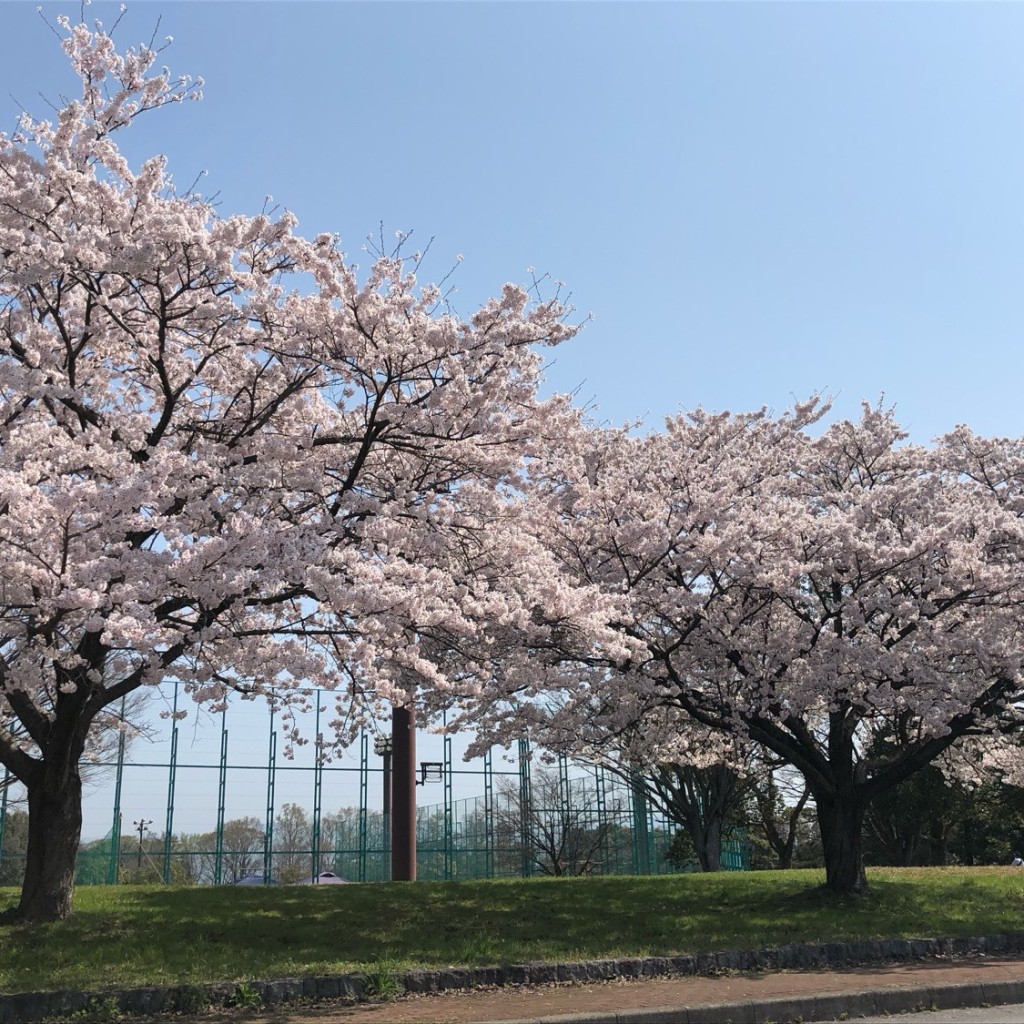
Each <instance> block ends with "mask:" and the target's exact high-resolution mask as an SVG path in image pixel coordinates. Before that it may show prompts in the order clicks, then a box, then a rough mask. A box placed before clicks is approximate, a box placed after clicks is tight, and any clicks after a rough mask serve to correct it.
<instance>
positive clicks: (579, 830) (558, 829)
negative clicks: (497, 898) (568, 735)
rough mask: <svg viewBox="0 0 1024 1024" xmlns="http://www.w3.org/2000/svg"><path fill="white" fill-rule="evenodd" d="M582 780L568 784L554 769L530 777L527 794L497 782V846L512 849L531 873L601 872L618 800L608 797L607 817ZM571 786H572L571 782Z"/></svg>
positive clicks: (510, 783)
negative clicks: (599, 808) (598, 808)
mask: <svg viewBox="0 0 1024 1024" xmlns="http://www.w3.org/2000/svg"><path fill="white" fill-rule="evenodd" d="M582 781H583V780H567V779H565V778H564V777H563V775H562V773H560V772H559V771H556V770H552V769H538V770H535V771H533V772H532V773H531V776H530V788H529V793H528V794H524V793H523V792H522V791H521V790H520V787H519V783H518V782H517V781H516V780H514V779H510V778H501V779H499V781H498V786H497V797H498V798H497V800H496V801H495V810H494V829H495V834H496V845H498V846H500V847H502V848H508V847H510V846H511V845H513V844H514V845H515V847H517V848H518V850H519V851H520V852H521V855H522V856H525V858H526V861H527V862H528V863H529V864H530V865H531V866H532V870H533V871H535V872H537V873H538V874H541V875H552V876H555V877H561V876H563V875H592V874H595V873H600V872H601V870H602V868H603V855H604V853H605V848H606V847H607V845H608V841H609V838H610V835H611V830H612V827H613V824H612V822H613V819H614V817H615V815H616V814H618V813H619V812H621V810H622V806H621V800H620V799H619V798H618V797H617V796H616V797H612V798H611V801H610V805H606V807H605V813H604V814H603V815H599V814H598V810H597V806H596V804H595V803H594V801H593V799H592V794H590V793H588V792H587V790H586V788H585V786H583V785H581V782H582ZM573 783H575V785H574V784H573Z"/></svg>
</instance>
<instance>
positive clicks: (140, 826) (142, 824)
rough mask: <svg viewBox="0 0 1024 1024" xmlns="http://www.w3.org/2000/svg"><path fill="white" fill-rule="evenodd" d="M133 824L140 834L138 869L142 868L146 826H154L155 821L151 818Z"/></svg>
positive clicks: (136, 863)
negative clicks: (143, 840)
mask: <svg viewBox="0 0 1024 1024" xmlns="http://www.w3.org/2000/svg"><path fill="white" fill-rule="evenodd" d="M132 824H133V825H134V826H135V831H136V832H138V833H139V854H138V858H137V860H136V862H135V866H136V867H137V868H141V867H142V837H143V835H144V834H145V831H146V826H147V825H152V824H153V819H152V818H150V819H149V820H148V821H147V820H146V819H145V818H143V819H142V820H141V821H133V822H132Z"/></svg>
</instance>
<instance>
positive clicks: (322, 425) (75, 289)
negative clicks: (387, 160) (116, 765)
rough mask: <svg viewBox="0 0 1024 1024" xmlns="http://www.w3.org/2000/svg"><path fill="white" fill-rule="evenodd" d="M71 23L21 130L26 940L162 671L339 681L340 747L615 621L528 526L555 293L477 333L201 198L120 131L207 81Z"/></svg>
mask: <svg viewBox="0 0 1024 1024" xmlns="http://www.w3.org/2000/svg"><path fill="white" fill-rule="evenodd" d="M60 27H61V29H62V31H63V46H64V49H65V51H66V53H67V56H68V58H69V59H70V61H71V64H72V66H73V68H74V70H75V71H76V72H77V73H78V76H79V77H80V79H81V83H82V92H81V96H80V97H79V98H78V99H76V100H74V101H71V102H68V103H66V105H65V106H64V107H63V108H62V109H61V110H60V111H59V113H58V114H57V115H56V118H55V120H53V121H52V122H51V121H45V120H37V119H35V118H33V117H31V116H30V115H28V114H25V115H24V116H23V117H22V119H21V123H20V128H19V130H18V131H17V132H16V133H14V134H12V135H0V762H2V763H3V764H4V765H6V766H7V767H8V768H9V769H10V771H11V772H12V773H13V774H14V775H16V776H17V778H18V779H19V780H20V781H21V782H22V783H23V784H24V785H25V787H26V790H27V793H28V805H29V813H30V827H29V837H28V870H27V872H26V877H25V883H24V888H23V891H22V896H21V902H20V905H19V908H18V913H19V914H20V916H21V917H23V918H26V919H31V920H43V919H54V918H62V917H64V916H66V915H67V914H69V913H70V910H71V897H72V887H73V878H74V861H75V852H76V850H77V848H78V842H79V834H80V829H81V777H80V767H79V765H80V760H81V757H82V754H83V751H84V750H85V747H86V743H87V737H88V735H89V730H90V727H91V725H92V723H93V722H95V721H96V719H97V717H98V716H101V715H103V714H104V713H105V709H110V708H112V707H115V706H116V705H117V704H118V703H119V702H120V700H121V698H122V697H124V696H125V695H127V694H131V693H133V692H135V691H138V690H140V689H141V688H144V687H152V686H154V685H155V684H157V683H159V682H160V681H161V680H163V679H165V678H168V677H171V678H176V679H178V680H180V681H181V682H182V683H183V684H184V686H185V688H186V689H187V690H188V691H189V692H190V693H191V694H192V695H193V697H194V698H195V700H196V701H205V702H209V703H210V704H211V705H212V706H213V707H217V706H218V705H219V704H220V702H222V701H223V700H224V699H225V697H226V695H227V694H228V693H229V692H231V691H242V692H244V693H247V694H250V695H258V694H266V695H267V697H268V699H270V700H272V701H274V702H276V703H277V704H278V705H279V706H282V708H283V713H284V714H285V716H287V714H288V709H289V707H293V706H294V705H295V704H296V703H298V704H300V705H301V704H302V702H303V701H304V700H308V695H309V693H310V692H311V691H312V689H313V688H314V687H322V688H325V689H327V690H333V691H335V693H336V698H337V699H336V705H337V715H336V717H335V718H334V720H333V721H332V723H331V729H332V732H333V733H335V734H336V736H337V737H338V738H339V741H341V742H343V741H344V739H345V737H346V735H347V734H348V733H349V732H350V731H351V729H352V728H353V727H354V725H355V724H357V723H358V721H359V720H360V718H361V717H363V716H366V715H369V714H373V713H374V712H375V711H380V710H381V709H387V708H388V707H389V706H390V705H393V704H395V705H403V704H406V703H410V702H414V701H417V700H420V701H422V702H423V703H425V704H427V705H428V706H430V704H431V701H434V700H435V699H436V701H438V702H443V701H444V700H445V699H446V697H445V696H444V695H445V693H446V688H448V687H455V689H456V690H457V692H458V693H459V694H460V695H462V696H464V697H466V696H471V695H472V694H473V693H474V692H476V693H479V692H482V688H483V680H484V678H485V671H484V670H485V669H486V668H487V665H488V663H489V661H488V659H489V657H490V655H488V654H487V652H488V651H490V650H491V649H493V644H494V635H499V634H500V635H505V636H508V635H511V633H513V632H515V631H517V630H518V631H519V632H521V633H522V634H523V636H524V637H525V640H526V642H527V643H541V642H543V640H544V637H545V636H546V635H547V634H548V633H549V632H550V631H551V630H552V629H555V628H557V629H558V630H561V633H562V634H563V635H570V634H573V633H574V632H578V633H579V634H580V635H581V636H583V635H590V634H591V633H592V629H591V627H590V626H589V625H587V623H588V622H590V621H591V620H593V621H594V622H597V621H598V620H599V619H600V618H601V616H602V615H603V614H604V613H603V612H602V611H600V603H599V602H597V603H595V601H594V600H593V599H592V598H588V597H587V596H586V595H585V594H582V592H580V591H578V590H577V589H574V588H572V587H569V586H566V585H565V584H564V583H563V580H562V577H560V575H559V574H558V573H557V572H556V571H555V566H554V565H553V560H552V556H551V554H550V552H548V551H547V549H546V548H545V547H544V546H543V545H541V544H540V543H539V542H538V541H537V540H536V539H535V538H533V537H532V536H531V535H530V534H529V533H527V532H526V531H525V530H524V529H523V528H522V522H521V519H522V517H521V513H520V511H519V507H520V505H521V503H522V502H521V498H522V481H523V479H524V477H523V471H522V462H523V459H524V457H525V456H527V455H528V454H529V453H530V452H531V450H533V448H534V447H535V446H537V445H539V444H541V443H542V441H543V438H544V437H546V436H553V435H556V434H558V433H560V432H561V429H562V428H561V426H560V423H561V420H562V419H564V418H565V417H566V416H567V415H569V414H568V412H567V410H568V403H567V401H566V400H564V399H557V398H556V399H552V400H549V401H546V402H541V401H540V400H539V399H538V397H537V386H538V381H539V374H540V369H541V356H540V354H539V353H538V352H537V351H536V350H535V346H550V345H555V344H558V343H560V342H562V341H565V340H566V339H568V338H570V337H572V336H573V335H574V334H575V333H576V330H577V327H576V326H574V325H573V324H572V323H570V322H568V319H567V318H568V317H569V316H570V310H569V309H567V308H566V307H565V305H564V304H563V303H561V302H560V301H559V300H558V298H557V295H556V296H555V297H553V298H542V297H541V296H540V295H539V294H538V292H539V289H538V290H537V291H534V292H532V293H531V292H530V291H528V290H527V289H525V288H522V287H519V286H515V285H506V286H505V287H504V289H503V290H502V291H501V294H500V295H499V296H498V297H496V298H493V299H490V300H488V301H487V302H486V303H484V304H483V305H482V306H481V307H480V308H479V309H478V310H477V311H476V312H475V313H474V314H473V315H472V316H470V317H468V318H462V317H460V316H459V315H457V314H456V313H455V312H453V311H452V310H451V309H450V308H448V307H447V306H446V304H445V302H444V300H443V296H442V294H441V292H440V291H439V289H438V288H437V287H435V286H420V285H419V284H418V283H417V280H416V270H417V269H418V266H419V260H418V258H416V257H415V256H414V257H410V258H409V259H403V258H402V256H401V254H400V253H392V254H387V253H381V254H379V255H378V258H376V259H375V261H374V262H373V265H372V267H370V268H369V270H368V271H367V272H366V273H365V274H360V273H359V272H358V270H357V268H356V267H354V266H353V265H350V264H349V263H347V262H346V259H345V256H344V254H343V253H342V252H340V251H339V248H338V242H337V239H336V238H334V237H333V236H329V235H319V236H317V237H316V238H314V239H312V240H307V239H305V238H303V237H301V236H299V235H298V234H297V233H296V232H295V220H294V218H292V217H291V215H289V214H287V213H283V214H280V215H276V214H274V213H272V212H267V211H264V212H262V213H260V214H258V215H256V216H227V217H223V216H220V215H219V214H218V213H217V211H216V210H215V209H214V208H213V207H212V206H211V205H210V204H209V203H208V202H206V201H204V200H203V199H202V198H201V197H199V196H197V195H195V194H192V193H191V192H187V193H184V194H179V193H178V192H177V191H176V190H175V188H174V185H173V182H172V180H171V178H170V176H169V174H168V172H167V169H166V167H165V161H164V159H163V158H161V157H154V158H153V159H150V160H147V161H146V162H145V163H143V164H142V165H141V167H139V168H137V169H133V168H132V167H131V166H130V165H129V162H128V161H127V160H126V159H125V157H124V156H122V154H121V152H120V150H119V148H118V146H117V144H116V139H117V138H118V133H122V132H124V131H130V129H131V125H132V123H133V122H134V121H135V120H136V119H137V118H138V117H140V116H143V115H149V114H150V113H152V112H156V113H155V114H154V116H160V115H159V109H160V108H162V107H164V106H166V105H167V104H169V103H172V102H178V101H182V100H185V99H190V98H197V97H198V95H199V93H198V87H199V85H201V82H199V81H196V82H192V81H190V80H188V79H187V78H179V79H172V78H171V77H170V76H169V73H168V72H167V71H166V69H164V70H162V71H161V70H158V69H157V68H156V64H155V61H156V57H157V54H156V53H155V52H154V50H153V49H151V48H149V47H146V46H143V47H141V48H137V49H128V50H126V51H123V52H120V51H119V50H118V48H117V47H116V46H115V44H114V42H113V40H112V38H111V37H110V35H109V34H107V33H105V32H104V31H103V30H102V29H101V28H99V27H97V28H96V29H95V30H93V29H89V28H87V27H86V26H84V25H72V24H70V23H69V22H68V21H67V20H66V19H62V20H61V21H60ZM570 418H571V417H570ZM492 634H493V635H492ZM453 644H454V645H457V646H458V647H459V650H460V657H459V659H458V664H459V678H458V680H457V681H455V682H453V681H451V680H449V678H448V676H447V675H446V674H445V666H446V664H447V663H448V662H447V661H446V651H447V649H448V646H446V645H453ZM525 657H526V656H525V654H524V655H521V656H520V658H521V661H523V662H525ZM449 660H450V659H449ZM19 729H22V730H24V734H26V735H27V737H28V738H27V739H25V738H24V737H23V736H22V735H19V733H18V732H17V730H19ZM293 739H294V740H295V741H297V742H303V741H304V740H305V739H306V738H305V737H300V736H298V734H297V733H295V734H294V735H293ZM322 742H323V744H324V749H325V750H329V749H330V746H331V743H332V742H334V739H333V737H332V736H327V737H324V738H323V740H322Z"/></svg>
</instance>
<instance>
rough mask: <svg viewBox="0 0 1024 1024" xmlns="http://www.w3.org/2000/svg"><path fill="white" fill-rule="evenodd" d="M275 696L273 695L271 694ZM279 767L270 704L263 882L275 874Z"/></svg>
mask: <svg viewBox="0 0 1024 1024" xmlns="http://www.w3.org/2000/svg"><path fill="white" fill-rule="evenodd" d="M271 698H273V695H271ZM276 767H277V733H276V732H275V730H274V706H273V704H271V706H270V749H269V750H268V752H267V828H266V831H265V832H264V834H263V882H264V884H267V883H269V882H270V879H271V878H273V876H274V782H275V774H276V773H275V769H276Z"/></svg>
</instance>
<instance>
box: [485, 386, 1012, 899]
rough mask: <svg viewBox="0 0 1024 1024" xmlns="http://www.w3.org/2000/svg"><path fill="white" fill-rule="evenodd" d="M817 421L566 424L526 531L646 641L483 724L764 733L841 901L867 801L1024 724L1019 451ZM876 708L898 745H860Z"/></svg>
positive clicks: (850, 881)
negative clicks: (688, 724)
mask: <svg viewBox="0 0 1024 1024" xmlns="http://www.w3.org/2000/svg"><path fill="white" fill-rule="evenodd" d="M824 412H825V407H824V406H822V405H821V404H820V403H816V402H812V403H810V404H808V405H806V406H800V407H797V408H796V409H795V410H794V411H793V412H792V413H789V414H787V415H784V416H781V417H771V416H769V415H767V414H765V413H759V414H752V415H750V414H748V415H728V414H721V415H711V414H708V413H705V412H702V411H698V412H696V413H693V414H691V415H688V416H679V417H676V418H673V419H671V420H669V422H668V423H667V427H666V430H665V431H664V432H663V433H659V434H654V435H651V436H647V437H637V436H634V435H632V434H630V433H629V432H627V431H607V432H604V434H603V435H601V436H594V437H591V438H587V437H585V436H583V435H579V436H577V437H576V438H575V439H568V440H567V443H566V447H565V451H564V454H563V459H562V468H561V470H560V471H559V472H553V471H552V470H551V469H550V468H548V469H547V470H546V472H548V474H549V476H550V479H549V481H548V483H547V484H546V498H545V500H544V503H543V511H542V512H541V513H540V514H538V515H537V517H536V528H537V529H538V531H541V532H543V533H544V535H545V536H546V539H547V543H548V544H549V545H550V546H551V548H552V549H553V550H555V551H556V552H557V553H558V555H559V557H560V559H561V561H562V563H563V565H564V566H565V568H566V571H567V572H568V573H569V574H570V575H572V576H574V577H576V578H578V579H579V580H581V581H583V582H586V583H588V584H596V585H599V586H600V587H601V588H602V589H603V590H605V591H606V592H608V593H615V594H625V595H627V597H628V610H627V611H626V612H625V613H622V612H620V614H622V618H621V619H620V620H619V621H618V628H619V630H620V632H621V633H622V634H624V635H625V636H626V637H627V638H628V641H629V642H630V643H631V644H633V645H634V647H633V651H634V653H633V655H632V656H631V657H630V658H629V659H627V660H626V661H624V662H622V661H620V662H616V661H615V660H614V659H612V658H609V659H605V660H601V659H600V658H597V657H593V656H592V657H591V658H590V659H589V660H588V661H586V662H583V663H581V664H579V665H578V668H577V677H576V679H575V680H573V679H572V678H571V676H570V675H569V674H568V673H567V674H566V676H565V678H564V680H563V686H564V689H563V691H562V696H561V697H560V699H559V700H558V701H557V702H556V703H545V702H543V701H534V700H524V699H523V697H522V695H519V694H516V693H512V692H508V693H506V695H505V696H506V698H507V699H506V700H505V701H495V702H492V704H491V705H490V706H489V707H488V708H486V709H480V710H478V711H477V712H476V716H477V718H478V719H479V720H480V721H481V723H482V724H483V725H484V726H485V727H487V728H491V729H500V728H503V727H504V728H506V729H507V728H509V727H510V726H511V723H513V722H523V721H525V722H528V723H529V725H530V728H531V729H532V730H533V733H534V736H535V738H536V739H537V740H538V741H539V742H546V743H551V744H553V745H555V746H556V747H560V748H563V749H564V747H565V746H566V745H572V744H576V745H577V746H584V747H587V746H594V745H597V744H600V743H601V742H603V741H604V740H606V738H607V737H608V736H620V735H623V734H624V733H626V732H628V731H629V730H634V731H638V732H639V734H640V735H642V733H643V729H640V730H637V724H638V723H639V724H640V725H641V726H642V725H643V724H644V723H646V722H648V721H651V720H652V716H657V715H660V714H663V713H664V711H665V709H672V710H674V711H676V712H678V713H680V714H681V715H682V716H684V717H685V718H687V719H690V720H693V721H695V722H697V723H700V724H701V725H703V726H705V727H706V728H708V729H710V730H713V731H719V732H722V733H725V734H727V735H730V736H733V737H735V738H738V739H742V740H744V741H746V740H750V741H753V742H755V743H758V744H761V745H762V746H763V747H765V748H767V750H769V751H771V752H772V754H774V755H775V756H777V757H778V758H781V759H782V760H783V761H784V762H785V763H787V764H790V765H792V766H794V767H795V768H796V769H797V770H798V771H799V772H800V773H801V774H802V775H803V777H804V778H805V779H806V781H807V785H808V787H809V789H810V792H811V795H812V796H813V799H814V803H815V806H816V813H817V816H818V823H819V828H820V832H821V837H822V843H823V847H824V854H825V862H826V878H827V882H826V884H827V886H828V888H830V889H832V890H834V891H837V892H843V893H846V892H856V891H859V890H862V889H864V888H865V887H866V884H867V883H866V879H865V874H864V866H863V855H862V846H861V836H862V826H863V818H864V812H865V807H866V806H867V805H868V803H869V802H870V801H871V800H872V799H873V798H874V797H875V796H877V795H878V794H880V793H883V792H886V791H888V790H891V789H892V788H893V787H894V786H896V785H898V784H899V783H900V782H902V781H903V780H904V779H907V778H909V777H910V776H911V775H912V774H913V773H915V772H917V771H920V770H921V769H923V768H924V767H925V766H927V765H929V764H930V763H932V762H933V761H935V760H936V759H937V758H938V757H939V756H940V755H942V754H943V753H944V752H945V751H947V749H949V748H950V747H952V746H954V745H956V744H958V743H962V742H963V741H964V739H965V737H972V736H986V735H987V736H989V737H994V738H995V737H998V736H1000V735H1003V734H1006V733H1010V732H1013V731H1014V730H1017V729H1018V728H1019V727H1020V725H1021V722H1022V719H1021V713H1020V710H1019V702H1020V701H1021V699H1022V698H1024V690H1022V676H1021V657H1022V643H1021V641H1022V636H1021V619H1020V616H1021V602H1022V598H1024V586H1022V582H1024V581H1022V560H1021V553H1022V550H1024V549H1022V539H1024V538H1022V529H1021V526H1022V524H1021V507H1022V501H1024V495H1022V490H1021V488H1022V481H1024V458H1022V456H1024V444H1022V443H1021V442H1019V441H996V440H987V439H979V438H976V437H975V436H974V435H973V434H971V433H970V431H968V430H966V429H962V430H959V431H957V432H955V433H954V434H953V435H951V436H950V437H948V438H945V439H943V440H942V441H940V442H939V443H938V444H936V445H935V446H934V447H932V448H927V447H921V446H916V445H911V444H907V443H905V441H906V439H905V435H904V434H903V433H902V432H901V430H900V429H899V427H898V425H897V423H896V422H895V420H894V418H893V416H892V415H891V414H890V413H889V412H886V411H884V410H882V409H879V408H865V410H864V413H863V416H862V418H861V419H860V420H859V421H858V422H842V423H837V424H835V425H833V426H831V427H828V428H827V429H821V427H820V418H821V416H822V414H823V413H824ZM816 432H817V433H816ZM467 713H469V714H472V712H467ZM573 722H578V723H581V725H580V728H579V730H578V732H577V733H576V735H575V736H574V735H573ZM885 723H889V724H890V725H895V726H896V729H895V731H896V732H897V733H898V734H899V735H901V736H902V737H904V742H902V743H900V744H899V745H898V746H897V747H893V748H890V749H888V750H886V751H884V752H882V751H878V750H877V749H876V750H874V751H873V750H871V749H869V746H870V743H869V740H870V735H871V729H872V728H875V729H878V728H881V727H882V725H883V724H885ZM664 743H665V739H664V735H663V730H662V729H660V728H656V729H654V730H653V731H652V735H651V743H650V751H649V757H650V758H651V760H652V761H653V762H654V763H657V762H658V761H660V760H662V759H663V758H662V754H663V747H664Z"/></svg>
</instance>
